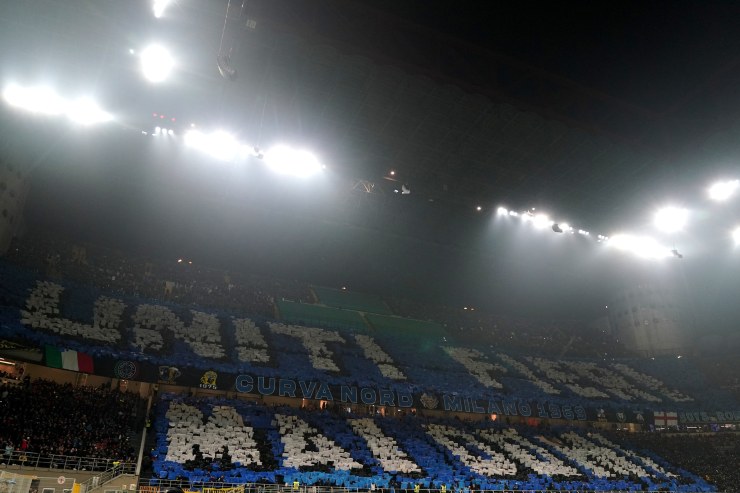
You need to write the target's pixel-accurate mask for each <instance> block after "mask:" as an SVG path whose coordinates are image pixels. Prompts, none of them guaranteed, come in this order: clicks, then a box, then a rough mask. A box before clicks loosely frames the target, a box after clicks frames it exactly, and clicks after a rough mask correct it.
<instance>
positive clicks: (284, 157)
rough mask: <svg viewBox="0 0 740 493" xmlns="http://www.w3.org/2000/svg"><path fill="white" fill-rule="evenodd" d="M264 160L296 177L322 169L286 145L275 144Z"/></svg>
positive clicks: (306, 154)
mask: <svg viewBox="0 0 740 493" xmlns="http://www.w3.org/2000/svg"><path fill="white" fill-rule="evenodd" d="M264 160H265V162H266V163H267V166H268V167H269V168H270V169H272V170H273V171H276V172H278V173H282V174H288V175H293V176H298V177H304V178H305V177H309V176H312V175H315V174H316V173H318V172H320V171H321V170H322V166H321V163H320V162H319V160H318V159H317V158H316V156H314V155H313V154H311V153H310V152H308V151H304V150H296V149H293V148H292V147H289V146H286V145H277V146H275V147H273V148H271V149H270V150H268V151H267V152H265V154H264ZM402 189H403V191H402V193H403V194H408V193H410V190H409V191H408V192H407V190H408V189H407V188H406V187H405V186H403V187H402Z"/></svg>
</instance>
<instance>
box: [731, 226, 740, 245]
mask: <svg viewBox="0 0 740 493" xmlns="http://www.w3.org/2000/svg"><path fill="white" fill-rule="evenodd" d="M732 239H733V240H735V245H740V226H738V227H737V228H735V231H733V232H732Z"/></svg>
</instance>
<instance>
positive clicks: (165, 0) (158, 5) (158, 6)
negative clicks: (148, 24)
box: [152, 0, 171, 19]
mask: <svg viewBox="0 0 740 493" xmlns="http://www.w3.org/2000/svg"><path fill="white" fill-rule="evenodd" d="M170 3H171V0H154V3H153V4H152V12H153V13H154V17H156V18H157V19H159V18H160V17H162V15H164V11H165V9H166V8H167V6H168V5H169V4H170Z"/></svg>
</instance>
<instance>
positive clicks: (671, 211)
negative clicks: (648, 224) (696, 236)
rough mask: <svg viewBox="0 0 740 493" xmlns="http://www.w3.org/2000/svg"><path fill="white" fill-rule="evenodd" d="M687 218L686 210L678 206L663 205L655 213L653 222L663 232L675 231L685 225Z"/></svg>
mask: <svg viewBox="0 0 740 493" xmlns="http://www.w3.org/2000/svg"><path fill="white" fill-rule="evenodd" d="M688 219H689V211H688V210H686V209H682V208H680V207H664V208H662V209H660V210H658V212H656V213H655V216H654V217H653V224H654V225H655V227H656V228H658V229H659V230H660V231H663V232H664V233H676V232H678V231H681V230H682V229H683V228H684V227H685V226H686V223H687V222H688Z"/></svg>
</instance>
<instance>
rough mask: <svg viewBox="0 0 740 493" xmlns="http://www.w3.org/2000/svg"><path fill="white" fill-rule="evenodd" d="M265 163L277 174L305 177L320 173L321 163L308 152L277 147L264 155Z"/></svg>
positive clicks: (282, 146) (281, 146) (283, 146)
mask: <svg viewBox="0 0 740 493" xmlns="http://www.w3.org/2000/svg"><path fill="white" fill-rule="evenodd" d="M265 162H266V163H267V165H268V166H269V167H270V168H271V169H273V170H274V171H276V172H278V173H284V174H289V175H294V176H300V177H307V176H311V175H313V174H315V173H318V172H319V171H321V169H322V167H321V163H319V160H318V159H317V158H316V156H314V155H313V154H311V153H310V152H308V151H303V150H295V149H292V148H290V147H288V146H285V145H278V146H275V147H273V148H272V149H270V150H269V151H267V152H266V153H265Z"/></svg>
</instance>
